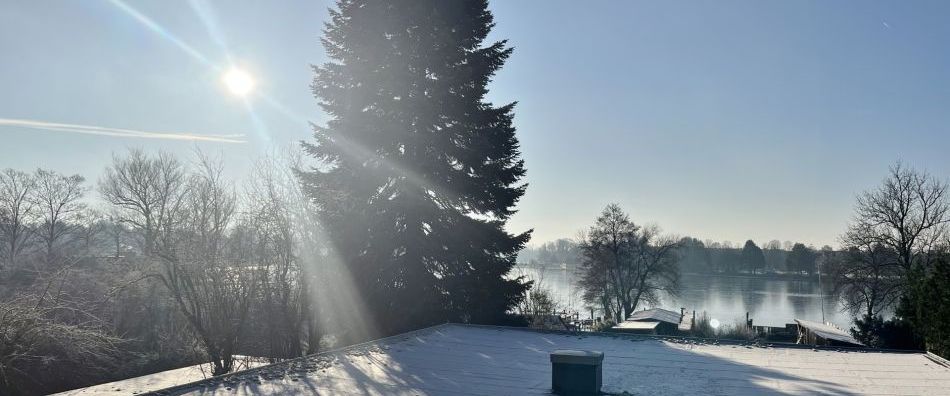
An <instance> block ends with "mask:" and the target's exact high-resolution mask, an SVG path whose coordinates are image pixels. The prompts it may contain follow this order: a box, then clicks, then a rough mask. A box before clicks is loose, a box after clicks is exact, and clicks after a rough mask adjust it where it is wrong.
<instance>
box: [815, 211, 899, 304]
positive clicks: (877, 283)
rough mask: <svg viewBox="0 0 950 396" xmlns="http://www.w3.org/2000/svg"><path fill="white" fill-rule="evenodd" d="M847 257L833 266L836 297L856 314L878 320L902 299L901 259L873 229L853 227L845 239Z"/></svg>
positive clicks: (844, 255) (843, 241)
mask: <svg viewBox="0 0 950 396" xmlns="http://www.w3.org/2000/svg"><path fill="white" fill-rule="evenodd" d="M841 242H842V245H843V246H844V250H845V252H844V254H843V256H842V257H840V258H839V260H838V261H839V262H838V263H836V265H834V266H833V270H832V277H833V279H834V284H835V289H834V292H835V294H837V295H839V296H840V297H841V300H842V301H843V303H844V306H845V308H846V309H848V310H849V311H850V312H851V313H852V314H854V315H857V314H859V313H862V312H863V313H864V315H865V316H867V317H874V316H877V315H879V314H880V313H881V311H883V310H884V309H887V308H889V307H892V306H893V305H894V304H895V303H896V302H897V300H898V299H899V298H900V296H901V294H902V293H901V287H902V283H901V275H902V274H903V266H902V264H901V261H900V255H899V254H898V253H897V251H895V250H894V249H893V248H891V247H888V246H884V245H883V244H881V243H880V241H879V238H878V237H877V235H876V234H875V233H874V230H873V229H871V228H863V229H862V228H857V227H852V228H851V229H850V230H849V231H848V233H847V234H845V236H844V237H842V241H841Z"/></svg>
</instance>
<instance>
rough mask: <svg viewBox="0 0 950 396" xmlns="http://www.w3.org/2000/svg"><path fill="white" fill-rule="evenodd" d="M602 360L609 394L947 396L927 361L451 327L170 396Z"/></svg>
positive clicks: (487, 387)
mask: <svg viewBox="0 0 950 396" xmlns="http://www.w3.org/2000/svg"><path fill="white" fill-rule="evenodd" d="M558 349H576V350H592V351H602V352H603V353H604V361H603V391H604V392H607V393H615V394H617V393H623V392H628V393H632V394H650V395H681V394H683V395H687V394H688V395H692V394H696V392H701V393H703V394H718V395H723V394H728V395H732V394H745V395H761V394H783V395H784V394H817V393H821V394H835V395H852V394H947V391H948V389H950V368H948V367H947V366H945V365H944V364H947V363H946V362H945V361H943V362H942V363H941V361H940V360H939V359H937V358H930V357H928V355H926V354H922V353H894V352H872V351H867V350H852V349H848V348H844V349H841V350H840V351H838V350H830V349H821V348H819V349H816V350H813V349H812V348H796V347H756V346H751V345H727V344H720V345H713V344H706V343H702V342H700V343H696V342H689V341H682V340H678V339H674V338H666V337H648V336H629V335H619V334H604V333H566V332H554V333H552V332H542V331H533V330H528V329H516V328H500V327H489V326H471V325H457V324H447V325H441V326H436V327H432V328H428V329H423V330H420V331H416V332H412V333H407V334H403V335H399V336H395V337H390V338H387V339H383V340H379V341H375V342H371V343H367V344H362V345H358V346H354V347H350V348H344V349H341V350H337V351H331V352H328V353H324V354H320V355H314V356H311V357H307V358H302V359H298V360H294V361H290V362H285V363H282V364H278V365H272V366H265V367H262V368H257V369H253V370H248V371H244V372H238V373H234V374H232V375H229V376H225V377H219V378H214V379H209V380H205V381H202V382H199V383H194V384H190V385H187V386H183V387H178V388H173V389H169V390H166V391H162V392H156V394H166V395H179V394H189V395H218V394H220V395H258V394H264V395H279V394H328V395H490V396H496V395H530V394H535V395H544V394H550V390H551V362H550V357H549V354H550V353H551V352H553V351H554V350H558Z"/></svg>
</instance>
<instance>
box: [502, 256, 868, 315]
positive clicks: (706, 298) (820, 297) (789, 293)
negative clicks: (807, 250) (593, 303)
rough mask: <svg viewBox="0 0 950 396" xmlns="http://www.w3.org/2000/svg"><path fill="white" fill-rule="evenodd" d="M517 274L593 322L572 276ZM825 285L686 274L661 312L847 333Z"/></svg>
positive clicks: (566, 272) (522, 269)
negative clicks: (812, 325) (826, 326)
mask: <svg viewBox="0 0 950 396" xmlns="http://www.w3.org/2000/svg"><path fill="white" fill-rule="evenodd" d="M516 273H523V274H524V275H527V276H528V277H529V278H531V279H536V280H538V281H539V282H538V283H540V285H541V286H542V287H545V288H548V289H550V290H551V291H552V293H553V294H554V296H555V298H556V300H557V302H558V303H559V304H560V306H561V307H562V308H564V309H567V310H569V311H579V312H581V317H584V318H586V317H589V316H590V311H589V310H588V309H587V308H586V307H585V304H584V302H583V301H582V299H581V293H580V292H579V291H578V289H577V286H576V285H575V283H574V279H575V275H574V271H573V270H570V269H560V268H551V267H548V268H538V267H527V266H519V267H517V268H516ZM822 283H823V287H821V288H819V284H818V281H817V280H816V279H773V278H765V277H752V276H725V275H696V274H684V275H682V277H681V289H680V292H679V294H678V295H676V296H670V295H665V296H663V298H662V301H661V303H660V304H658V306H659V307H660V308H665V309H669V310H673V311H678V310H679V309H680V307H683V308H686V310H687V312H690V311H693V310H695V311H696V312H697V315H699V314H700V313H701V312H704V311H705V312H706V313H707V315H709V317H711V318H715V319H718V320H719V321H720V322H722V323H725V324H732V323H735V322H737V321H739V322H740V323H741V321H744V320H745V314H746V312H749V315H750V316H751V317H752V319H753V323H754V324H756V325H765V326H784V325H785V324H786V323H793V320H794V319H805V320H811V321H815V322H822V321H823V317H824V321H826V322H831V323H833V324H835V325H837V326H838V327H840V328H842V329H847V328H849V327H850V326H851V323H852V320H851V315H850V314H849V313H847V312H844V311H842V309H841V306H840V304H839V303H838V302H837V300H835V299H834V298H833V297H832V296H831V295H830V292H831V285H830V284H828V282H822ZM822 307H824V310H822ZM641 308H643V307H642V306H641ZM594 315H595V316H596V315H599V314H598V313H597V312H595V313H594Z"/></svg>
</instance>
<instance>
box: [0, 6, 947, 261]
mask: <svg viewBox="0 0 950 396" xmlns="http://www.w3.org/2000/svg"><path fill="white" fill-rule="evenodd" d="M124 4H126V5H128V6H129V7H131V9H130V8H126V9H123V8H122V7H121V3H116V2H109V1H86V2H33V1H13V2H5V3H4V4H3V5H2V6H0V10H2V12H0V54H2V55H0V56H2V62H0V168H5V167H15V168H21V169H32V168H35V167H47V168H53V169H56V170H60V171H63V172H77V173H81V174H83V175H84V176H86V177H87V178H89V179H92V180H94V179H96V178H97V177H98V176H99V174H100V173H101V172H102V169H103V167H104V166H105V165H106V164H107V163H108V162H109V159H110V156H111V153H112V152H113V151H122V150H124V149H125V148H127V147H144V148H147V149H155V150H157V149H165V150H169V151H173V152H178V153H181V154H182V155H187V154H188V153H190V152H191V151H192V150H193V149H194V147H195V146H196V145H197V146H198V147H201V148H202V149H203V150H206V151H210V152H214V153H221V154H222V155H223V157H224V158H225V161H226V162H227V164H228V165H229V167H230V169H231V172H232V175H233V176H234V177H236V178H237V177H241V176H242V175H243V174H244V173H245V172H246V170H247V168H248V166H249V165H250V161H251V160H253V159H254V158H255V157H257V156H259V155H260V154H261V153H263V152H266V151H268V150H271V149H272V148H273V147H285V146H288V145H292V144H294V142H295V141H298V140H300V139H307V138H309V128H308V127H307V125H306V122H307V121H313V122H317V123H321V122H323V121H324V120H325V116H324V115H323V114H322V113H321V112H320V110H319V108H318V107H317V105H316V100H315V99H313V97H312V95H311V93H310V89H309V84H310V80H311V77H312V76H311V71H310V67H309V65H310V64H317V63H322V62H324V61H325V60H326V57H325V54H324V52H323V48H322V47H321V46H320V44H319V41H318V38H319V36H320V29H321V28H322V24H323V21H324V20H325V19H326V14H327V12H326V8H327V7H328V6H329V5H330V4H329V2H326V1H307V2H291V1H285V2H251V1H227V2H225V1H210V2H209V1H203V0H195V1H192V2H185V1H181V2H167V1H159V0H151V1H129V2H126V3H124ZM902 5H903V6H902ZM491 8H492V10H493V12H494V13H495V18H496V23H497V27H496V29H495V31H494V32H493V34H492V36H493V37H494V38H496V39H501V38H505V39H508V40H509V42H510V44H511V45H513V46H514V47H515V53H514V56H513V57H512V58H511V60H510V61H509V62H508V64H507V65H506V66H505V68H504V69H502V71H501V72H500V74H499V75H498V76H497V78H496V79H495V81H494V83H493V84H492V87H491V88H492V91H491V94H490V99H491V100H492V101H494V102H496V103H504V102H510V101H518V102H519V105H518V107H517V109H516V125H517V127H518V133H519V137H520V139H521V142H522V146H523V147H522V148H523V151H524V158H525V161H526V163H527V167H528V177H527V182H528V183H529V184H530V186H529V188H528V193H527V194H526V195H525V197H524V199H523V200H522V202H521V204H520V205H519V208H520V212H519V213H518V214H517V215H516V216H515V217H514V218H513V219H512V221H511V223H510V227H511V229H512V230H523V229H527V228H534V229H535V240H534V242H543V241H546V240H550V239H554V238H558V237H573V236H575V235H576V234H577V232H578V231H580V230H582V229H584V228H586V227H587V226H589V224H590V223H591V222H592V221H593V219H594V217H595V216H596V215H597V213H598V212H599V211H600V210H601V209H602V208H603V206H605V205H606V204H607V203H609V202H618V203H620V204H621V205H622V206H623V207H625V208H626V209H627V210H628V211H629V212H630V213H631V215H632V217H633V218H634V220H635V221H638V222H642V223H656V224H658V225H660V226H661V227H662V228H663V229H664V230H665V231H667V232H669V233H674V234H678V235H693V236H696V237H699V238H701V239H706V238H709V239H714V240H730V241H733V242H734V243H739V242H741V241H744V240H745V239H750V238H751V239H754V240H756V241H758V242H764V241H767V240H770V239H779V240H792V241H803V242H806V243H811V244H815V245H821V244H826V243H828V244H833V245H834V244H836V243H835V241H836V237H837V235H839V234H840V233H841V232H842V231H843V230H844V228H845V226H846V223H847V221H848V219H849V218H850V217H851V214H852V211H851V209H852V204H853V200H854V196H855V194H857V193H858V192H860V191H861V190H864V189H867V188H869V187H872V186H874V185H876V184H877V183H879V181H880V180H881V179H882V178H883V177H884V175H885V173H886V170H887V167H888V166H889V165H891V164H893V163H894V162H895V161H896V160H898V159H903V160H904V161H905V162H907V163H909V164H911V165H913V166H916V167H920V168H926V169H928V170H930V171H931V172H932V173H934V174H937V175H938V176H940V177H946V176H948V175H950V157H948V156H947V155H946V154H947V151H948V149H950V131H948V125H950V111H948V110H947V109H948V107H947V106H948V104H950V78H948V73H950V52H948V51H947V48H950V24H948V23H946V21H947V20H950V3H947V2H939V1H934V2H924V1H915V2H912V3H903V4H901V3H899V2H843V1H839V2H819V1H788V2H777V1H766V2H762V1H729V2H701V1H695V2H685V1H673V2H641V1H636V2H633V1H632V2H583V3H580V2H568V1H540V0H538V1H504V2H503V1H495V2H493V3H492V5H491ZM132 9H134V11H130V10H132ZM135 12H137V13H139V15H140V16H144V17H145V18H147V19H148V20H150V21H152V22H153V24H152V25H151V28H150V27H149V24H148V23H147V22H144V23H143V19H142V18H141V17H140V18H136V17H135V16H134V15H133V14H134V13H135ZM232 63H233V64H236V65H239V66H240V67H241V68H243V69H246V70H247V71H248V72H249V73H251V74H252V75H253V77H254V79H255V80H256V82H257V90H256V94H255V95H252V96H251V97H250V98H248V99H247V103H245V101H244V100H242V99H240V98H237V97H235V96H233V95H230V94H229V93H228V92H227V90H226V89H225V88H224V86H223V84H222V83H221V73H222V72H223V71H224V70H226V69H228V68H229V65H230V64H232ZM3 120H8V121H7V123H6V124H4V121H3ZM9 120H31V121H40V122H46V123H50V122H52V123H61V124H76V125H85V126H96V127H106V128H122V129H130V130H137V131H150V132H176V133H185V134H194V135H232V134H241V135H244V137H243V138H242V140H245V141H246V143H243V144H238V143H226V142H194V141H188V140H173V139H142V138H129V137H117V136H101V135H89V134H77V133H70V132H65V131H62V129H64V128H59V129H60V130H59V131H44V130H40V129H35V128H28V127H26V126H24V125H23V123H17V122H11V121H9ZM65 129H70V128H65ZM70 130H73V131H75V128H73V129H70Z"/></svg>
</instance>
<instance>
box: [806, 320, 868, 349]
mask: <svg viewBox="0 0 950 396" xmlns="http://www.w3.org/2000/svg"><path fill="white" fill-rule="evenodd" d="M795 323H798V325H799V326H802V327H804V328H806V329H808V330H810V331H811V332H812V333H815V334H817V335H819V336H821V337H822V338H825V339H828V340H835V341H841V342H847V343H849V344H854V345H864V344H862V343H861V342H860V341H858V340H856V339H855V338H854V337H852V336H851V334H848V333H846V332H845V331H844V330H841V329H839V328H837V327H833V326H830V325H826V324H823V323H818V322H812V321H808V320H801V319H795Z"/></svg>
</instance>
